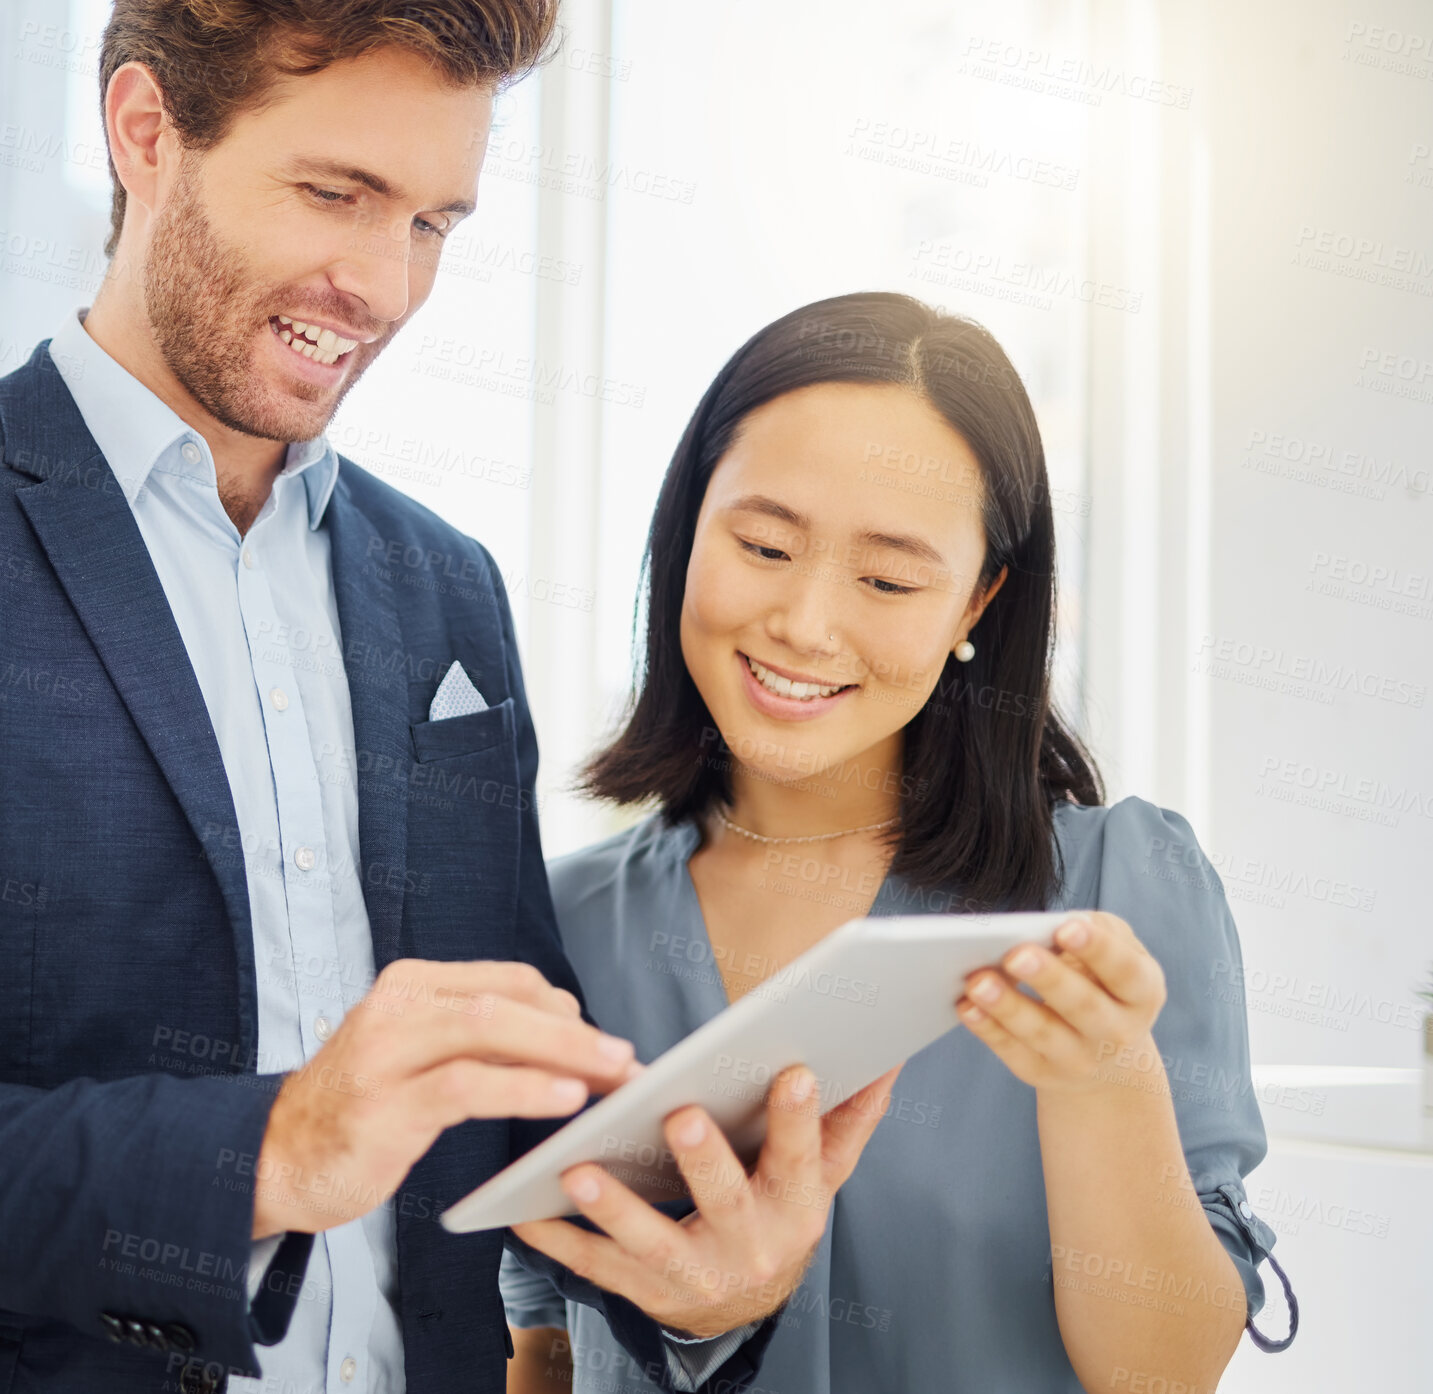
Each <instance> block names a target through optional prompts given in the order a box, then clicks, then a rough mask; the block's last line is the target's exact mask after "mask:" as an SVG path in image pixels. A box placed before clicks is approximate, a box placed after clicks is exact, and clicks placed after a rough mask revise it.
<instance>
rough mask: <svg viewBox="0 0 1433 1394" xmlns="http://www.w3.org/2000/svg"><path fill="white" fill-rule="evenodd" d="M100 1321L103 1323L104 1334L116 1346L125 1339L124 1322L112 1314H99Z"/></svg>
mask: <svg viewBox="0 0 1433 1394" xmlns="http://www.w3.org/2000/svg"><path fill="white" fill-rule="evenodd" d="M100 1320H101V1321H102V1322H104V1334H105V1335H106V1336H108V1337H109V1339H110V1340H111V1341H113V1342H115V1344H116V1345H118V1344H119V1343H120V1342H122V1341H124V1340H125V1339H126V1337H125V1333H124V1322H123V1321H121V1320H120V1319H119V1317H117V1316H116V1315H115V1314H114V1313H113V1312H101V1313H100Z"/></svg>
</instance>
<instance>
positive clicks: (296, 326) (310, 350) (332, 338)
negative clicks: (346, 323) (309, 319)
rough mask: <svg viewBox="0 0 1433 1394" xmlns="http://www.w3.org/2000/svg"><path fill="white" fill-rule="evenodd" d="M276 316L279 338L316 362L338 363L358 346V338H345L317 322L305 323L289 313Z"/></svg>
mask: <svg viewBox="0 0 1433 1394" xmlns="http://www.w3.org/2000/svg"><path fill="white" fill-rule="evenodd" d="M274 318H275V319H276V320H278V322H279V331H278V333H279V338H281V339H282V340H283V341H284V343H286V344H287V345H288V346H289V347H290V348H291V349H293V351H294V352H295V353H298V354H302V355H303V356H304V357H305V358H312V359H313V360H314V362H315V363H337V362H338V360H339V359H340V358H342V357H343V355H344V354H345V353H347V352H348V351H349V350H350V349H355V348H357V347H358V340H357V339H345V338H344V337H343V336H342V335H340V334H335V333H334V332H333V330H332V329H320V328H319V327H318V325H316V324H305V323H304V322H303V321H302V320H301V319H290V318H289V317H288V316H287V315H275V316H274Z"/></svg>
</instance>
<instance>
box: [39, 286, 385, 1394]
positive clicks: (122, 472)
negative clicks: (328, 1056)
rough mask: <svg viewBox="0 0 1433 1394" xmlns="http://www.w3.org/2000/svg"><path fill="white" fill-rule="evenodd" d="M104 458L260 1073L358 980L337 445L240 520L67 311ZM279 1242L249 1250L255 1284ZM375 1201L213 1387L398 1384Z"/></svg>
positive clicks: (307, 445) (316, 1253)
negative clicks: (219, 829) (241, 969)
mask: <svg viewBox="0 0 1433 1394" xmlns="http://www.w3.org/2000/svg"><path fill="white" fill-rule="evenodd" d="M50 352H51V356H52V357H53V358H54V360H55V363H56V366H57V367H58V369H59V372H60V375H61V376H62V377H63V378H64V380H65V385H66V386H67V387H68V388H69V389H70V392H71V394H72V395H73V397H74V399H75V402H76V404H77V405H78V407H79V409H80V414H81V415H82V416H83V417H84V420H85V425H86V426H87V427H88V428H89V431H90V434H91V435H92V436H94V438H95V441H96V443H97V444H98V445H99V447H100V449H101V450H102V451H103V452H104V456H105V459H106V460H108V461H109V465H110V468H111V469H112V470H113V471H114V475H115V478H116V479H117V480H118V482H119V486H120V488H121V489H122V490H123V491H124V496H125V498H126V499H127V500H128V501H129V505H130V508H131V509H132V510H133V511H134V518H135V522H136V523H138V525H139V531H140V534H141V536H142V537H143V538H144V543H145V546H146V547H147V548H148V549H149V555H150V559H151V560H152V561H153V563H154V568H155V571H156V572H157V573H158V575H159V580H160V583H161V584H162V585H163V587H164V594H165V596H166V598H167V599H168V601H169V607H170V609H171V610H172V611H173V612H174V619H175V623H176V624H177V625H178V626H179V633H180V636H181V637H182V638H183V640H184V647H185V648H186V649H187V650H188V653H189V661H190V662H191V663H192V664H193V666H194V675H195V677H196V678H197V679H198V680H199V689H200V691H201V692H202V693H203V696H204V703H205V706H206V707H207V708H208V711H209V719H210V721H211V722H212V723H213V725H214V734H215V736H216V737H217V739H218V743H219V753H220V755H221V756H222V757H223V761H224V772H225V774H226V775H227V776H228V780H229V791H230V793H231V795H232V796H233V800H234V813H235V816H236V818H237V820H238V835H239V842H240V844H241V847H240V848H236V849H232V850H234V851H238V850H242V853H243V857H244V867H245V873H246V878H247V881H248V887H249V909H250V915H251V919H252V924H253V935H254V964H255V970H256V973H257V977H258V984H257V986H258V1014H259V1036H258V1057H259V1058H258V1061H257V1068H258V1070H259V1072H260V1073H274V1072H278V1071H287V1070H293V1069H297V1068H299V1067H300V1066H302V1065H303V1064H304V1063H305V1062H306V1061H308V1060H310V1059H312V1058H313V1056H314V1055H315V1054H316V1053H317V1052H318V1051H319V1049H320V1048H321V1047H322V1045H323V1043H324V1041H325V1040H327V1039H328V1038H329V1037H330V1036H331V1035H332V1034H333V1032H334V1031H335V1030H336V1029H337V1027H338V1024H339V1022H340V1021H342V1020H343V1015H344V1013H345V1012H346V1011H347V1010H348V1009H349V1008H350V1007H351V1006H353V1005H354V1003H356V1002H357V1001H358V1000H359V999H360V998H362V997H363V995H364V993H365V992H367V990H368V988H369V986H370V985H371V984H372V981H373V976H374V967H373V938H372V934H371V932H370V930H369V924H368V912H367V910H366V908H365V906H364V901H363V886H362V882H361V880H360V878H359V871H358V790H357V787H356V783H355V768H356V761H355V753H354V739H353V713H352V709H351V707H350V704H349V693H348V679H347V676H346V674H345V672H344V667H343V650H342V646H341V644H340V642H339V627H338V609H337V603H336V600H335V596H334V589H333V573H332V569H331V567H330V561H329V542H328V535H327V533H325V532H324V531H323V530H322V529H321V528H320V527H319V524H320V523H321V521H322V520H323V514H324V509H325V508H326V507H327V505H328V501H329V498H330V496H331V495H332V494H333V489H334V485H335V483H336V482H337V479H338V456H337V454H336V453H335V452H334V450H333V449H332V447H331V446H330V445H329V444H328V442H327V441H326V440H325V439H324V437H322V436H319V437H316V438H315V439H313V440H310V441H301V442H296V443H294V444H292V445H290V446H289V447H288V455H287V459H286V460H285V463H284V468H283V471H282V472H281V473H280V474H279V476H278V477H277V478H276V479H275V480H274V486H273V490H272V492H271V493H270V495H269V497H268V500H267V501H266V502H265V504H264V506H263V508H262V509H261V510H260V511H259V515H258V517H257V518H256V519H255V520H254V523H253V526H252V527H250V529H249V531H248V533H247V535H245V536H244V537H240V535H239V530H238V529H237V528H236V527H235V526H234V523H233V521H232V520H231V519H230V517H229V515H228V514H227V513H226V512H225V511H224V507H223V505H222V504H221V503H220V501H219V491H218V485H217V482H216V477H215V473H214V460H213V457H212V455H211V454H210V453H209V447H208V445H207V444H206V443H205V441H204V438H203V437H202V436H201V435H199V433H198V432H197V431H195V430H194V429H193V428H192V427H190V426H188V425H187V424H186V423H185V422H184V421H183V420H181V418H180V417H179V416H178V415H177V414H176V413H175V412H174V411H173V410H172V409H171V408H170V407H168V406H166V405H165V404H164V403H163V402H162V401H161V400H160V399H159V398H158V397H156V396H155V395H154V393H153V392H151V391H150V390H149V389H148V388H147V387H145V386H144V384H143V383H141V382H140V381H139V380H138V379H137V378H135V377H133V376H132V375H131V374H130V373H129V372H127V371H126V370H125V369H124V368H122V367H120V365H119V364H118V363H117V362H115V360H114V359H112V358H111V357H110V356H109V355H108V354H107V353H105V351H104V350H103V349H101V348H100V346H99V345H98V344H97V343H95V341H94V340H93V339H91V338H90V336H89V335H88V334H87V333H86V332H85V330H84V328H83V327H82V325H81V323H80V317H79V316H78V315H75V314H71V315H68V316H67V317H66V319H65V322H64V324H63V325H62V326H61V328H60V330H59V332H58V333H57V334H56V335H55V336H54V341H53V342H52V344H51V346H50ZM277 1247H278V1239H277V1238H274V1239H271V1240H266V1241H262V1242H261V1243H259V1244H256V1245H255V1247H254V1257H253V1261H252V1262H251V1264H250V1274H249V1288H250V1295H251V1296H252V1295H253V1294H254V1293H255V1292H257V1291H258V1290H259V1286H260V1284H261V1283H262V1281H263V1278H264V1271H265V1269H266V1268H267V1265H268V1262H269V1260H270V1259H271V1258H272V1257H273V1254H274V1251H275V1250H276V1249H277ZM396 1255H397V1248H396V1221H395V1217H394V1213H393V1209H392V1207H391V1206H382V1205H380V1206H378V1207H377V1208H375V1209H374V1210H371V1211H370V1212H369V1213H368V1214H367V1215H365V1216H363V1217H362V1218H361V1219H358V1220H353V1221H351V1222H349V1223H348V1224H345V1225H339V1226H337V1227H336V1228H334V1229H330V1230H326V1231H324V1232H323V1233H321V1234H318V1235H316V1236H315V1237H314V1245H313V1252H312V1255H311V1256H310V1258H309V1262H308V1269H307V1271H306V1273H305V1275H304V1281H303V1288H302V1290H301V1292H300V1296H299V1300H298V1302H297V1303H296V1304H295V1307H294V1315H293V1320H292V1322H291V1323H290V1325H289V1329H288V1332H287V1334H286V1335H285V1336H284V1339H283V1340H282V1341H280V1342H279V1343H278V1344H277V1345H274V1346H267V1347H260V1351H259V1359H260V1363H261V1366H262V1369H263V1372H264V1378H263V1379H262V1380H250V1379H241V1378H231V1379H230V1381H229V1389H230V1391H231V1394H257V1391H260V1390H265V1391H271V1390H276V1389H282V1390H284V1391H285V1394H301V1391H302V1394H307V1392H308V1391H320V1390H322V1391H326V1394H360V1392H361V1391H368V1392H369V1394H403V1390H404V1387H405V1386H404V1373H403V1338H402V1328H401V1326H400V1324H399V1316H398V1305H397V1304H398V1286H397V1258H396Z"/></svg>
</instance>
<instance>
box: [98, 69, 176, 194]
mask: <svg viewBox="0 0 1433 1394" xmlns="http://www.w3.org/2000/svg"><path fill="white" fill-rule="evenodd" d="M104 119H105V132H106V134H107V135H108V137H109V150H110V158H111V159H112V160H113V161H114V168H115V174H116V175H117V176H118V178H119V182H120V183H121V184H123V185H124V190H125V208H126V212H127V211H128V209H129V208H131V207H132V206H133V205H135V204H139V205H140V206H142V207H143V208H145V209H146V210H147V211H149V212H151V213H152V212H153V211H154V208H155V205H156V204H157V203H158V201H159V186H160V181H161V177H162V175H163V173H164V165H165V160H166V156H167V154H168V152H167V150H166V148H165V147H166V146H167V145H168V144H169V139H167V138H166V137H172V131H173V128H172V127H171V126H170V124H169V122H168V119H167V118H166V117H165V114H164V101H163V96H162V94H161V92H160V88H159V84H158V82H156V81H155V78H154V74H153V73H152V72H150V70H149V69H148V68H147V67H146V66H145V65H144V64H143V63H140V62H129V63H124V64H122V65H121V66H120V67H118V68H116V69H115V71H114V73H113V75H112V76H111V77H110V80H109V86H108V87H107V88H106V89H105V96H104Z"/></svg>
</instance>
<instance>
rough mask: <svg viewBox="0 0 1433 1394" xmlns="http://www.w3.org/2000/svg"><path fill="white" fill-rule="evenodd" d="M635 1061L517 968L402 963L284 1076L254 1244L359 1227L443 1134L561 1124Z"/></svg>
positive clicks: (261, 1170)
mask: <svg viewBox="0 0 1433 1394" xmlns="http://www.w3.org/2000/svg"><path fill="white" fill-rule="evenodd" d="M632 1063H633V1051H632V1045H631V1042H629V1041H623V1040H619V1039H618V1038H616V1037H612V1036H606V1035H604V1034H603V1033H602V1032H600V1031H598V1030H597V1029H596V1028H595V1027H592V1026H589V1025H588V1024H587V1023H586V1022H584V1021H583V1020H582V1019H581V1014H580V1012H579V1009H578V1004H577V999H576V998H575V997H574V996H573V995H572V994H571V993H570V992H565V991H563V990H562V989H561V988H556V987H553V986H552V985H551V984H550V983H548V981H547V980H546V979H545V978H544V977H543V976H542V974H541V973H539V972H538V971H537V969H535V968H532V967H530V966H529V965H527V964H525V963H432V962H427V961H424V960H421V959H399V960H398V961H397V962H394V963H391V964H389V965H388V967H387V968H385V969H384V970H383V971H382V972H381V973H380V974H379V975H378V979H377V981H376V982H375V983H374V985H373V987H372V989H371V990H370V992H369V993H368V995H367V996H366V997H365V998H364V999H363V1001H362V1002H360V1003H359V1004H358V1005H357V1006H356V1007H354V1008H353V1010H352V1011H350V1012H349V1013H348V1014H347V1015H346V1016H345V1017H344V1019H343V1022H342V1024H341V1025H340V1026H339V1028H338V1030H337V1031H336V1032H335V1033H334V1035H333V1038H332V1040H330V1041H329V1042H328V1043H327V1044H326V1045H325V1046H324V1047H323V1049H322V1050H320V1051H319V1052H318V1054H317V1055H315V1056H314V1058H313V1059H312V1060H310V1061H309V1062H308V1063H307V1064H306V1065H304V1066H303V1067H302V1068H301V1069H298V1070H296V1071H294V1072H293V1073H292V1074H290V1075H288V1076H287V1077H286V1078H285V1079H284V1082H283V1085H282V1086H281V1087H280V1089H279V1094H278V1097H277V1099H275V1101H274V1106H273V1109H272V1110H271V1112H270V1114H269V1121H268V1127H267V1129H266V1130H265V1132H264V1141H263V1145H262V1147H261V1149H260V1152H259V1159H258V1164H257V1166H256V1169H255V1176H256V1185H255V1192H254V1230H253V1234H254V1238H255V1239H262V1238H264V1237H265V1236H266V1235H270V1234H278V1233H280V1232H281V1231H283V1230H303V1231H310V1232H312V1231H318V1230H324V1229H329V1228H331V1227H333V1226H334V1225H340V1224H343V1223H345V1222H346V1221H348V1220H352V1219H356V1218H357V1217H358V1216H360V1215H363V1214H366V1213H367V1212H368V1211H370V1210H372V1209H373V1208H374V1207H375V1206H377V1205H378V1204H379V1203H380V1202H382V1201H383V1200H385V1199H387V1198H388V1196H390V1195H391V1194H392V1193H393V1192H394V1191H396V1190H397V1188H398V1185H399V1183H400V1182H401V1181H402V1180H403V1178H404V1177H405V1176H406V1175H407V1174H408V1171H409V1168H411V1167H412V1165H413V1163H414V1162H416V1161H417V1160H418V1158H419V1157H421V1156H422V1155H423V1154H424V1153H425V1152H426V1151H427V1150H428V1148H429V1147H431V1146H432V1145H433V1142H434V1141H435V1140H436V1138H437V1137H438V1135H439V1133H441V1132H442V1131H443V1130H444V1129H445V1128H450V1127H452V1126H453V1125H454V1124H456V1123H462V1122H465V1121H466V1120H468V1119H469V1118H554V1117H558V1118H560V1117H565V1116H566V1115H567V1114H570V1113H575V1112H576V1111H577V1110H578V1109H579V1108H581V1107H582V1105H583V1104H584V1103H586V1102H587V1097H588V1094H589V1092H591V1093H599V1094H600V1093H606V1092H607V1091H608V1090H611V1089H614V1088H616V1086H617V1085H618V1084H620V1083H622V1081H623V1080H624V1079H625V1078H626V1077H627V1076H628V1074H629V1072H630V1070H631V1067H632Z"/></svg>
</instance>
